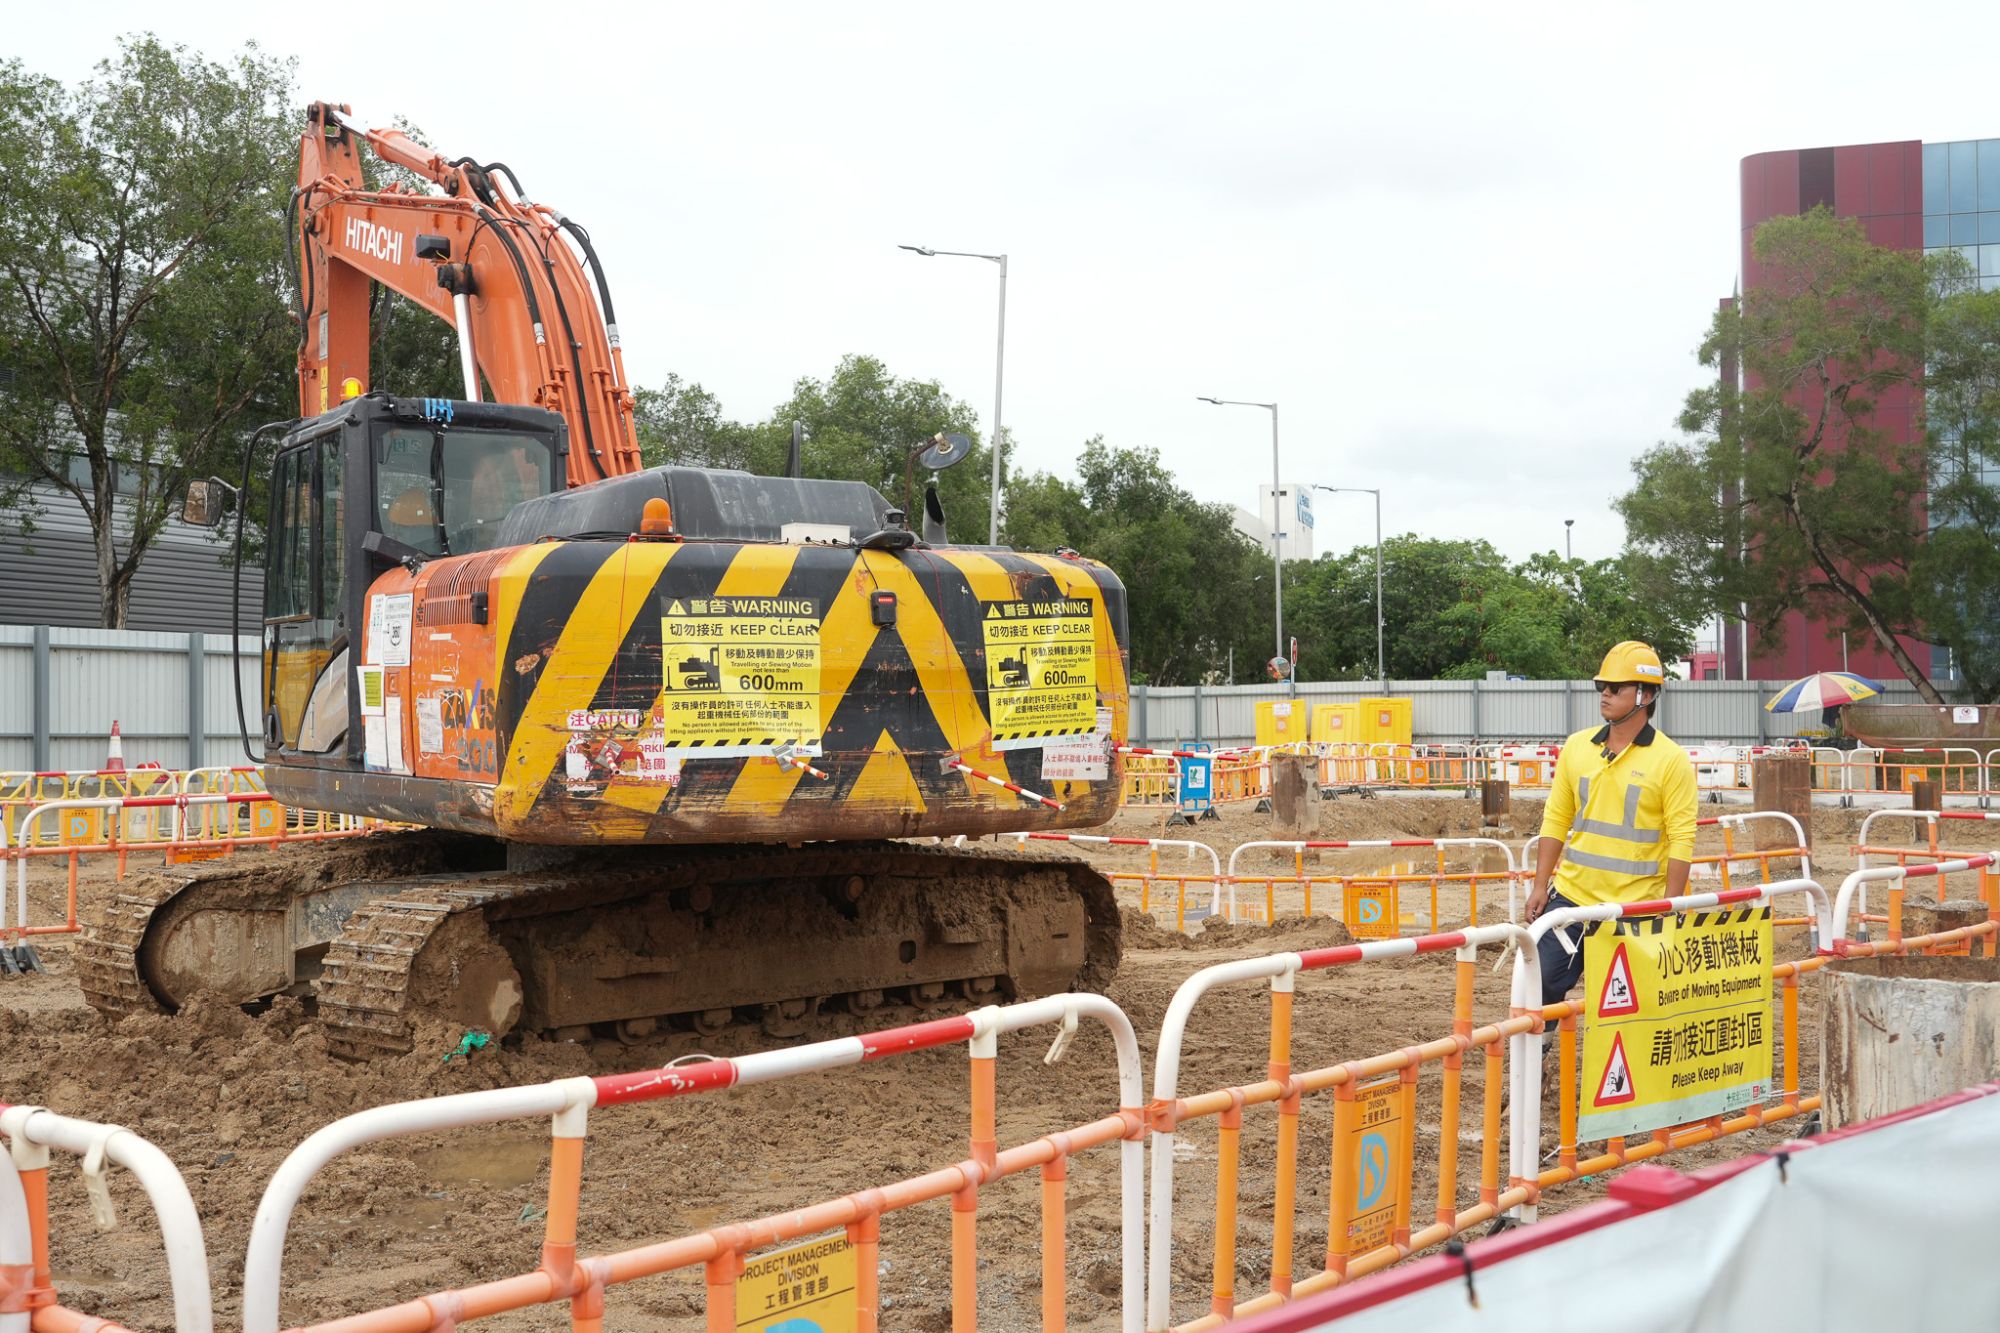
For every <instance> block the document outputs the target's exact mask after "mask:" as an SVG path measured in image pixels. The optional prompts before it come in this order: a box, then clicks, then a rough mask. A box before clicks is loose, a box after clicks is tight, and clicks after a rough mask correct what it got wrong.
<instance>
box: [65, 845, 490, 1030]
mask: <svg viewBox="0 0 2000 1333" xmlns="http://www.w3.org/2000/svg"><path fill="white" fill-rule="evenodd" d="M479 842H480V840H477V839H471V838H465V837H461V836H458V835H455V834H441V833H437V832H418V833H398V834H385V835H378V836H375V837H370V838H365V839H356V840H354V841H351V842H324V843H312V844H301V845H299V846H296V847H287V848H284V849H283V850H281V851H277V852H272V853H267V854H262V855H261V856H259V857H257V858H255V859H251V858H245V860H243V861H239V860H237V859H235V858H232V859H230V860H228V861H220V862H212V863H208V864H204V865H199V866H193V867H188V868H185V869H168V870H160V871H154V872H151V873H148V874H143V875H140V876H138V877H136V878H135V879H134V880H133V881H132V882H131V883H130V884H129V885H123V886H120V888H119V889H118V891H117V892H116V893H114V894H112V895H111V897H110V898H109V899H108V900H105V901H103V902H101V903H100V904H99V905H98V906H97V907H96V908H95V909H93V910H92V911H90V912H88V913H87V914H86V916H85V919H84V922H83V932H82V937H81V939H80V941H79V946H78V949H77V954H76V971H77V980H78V983H79V985H80V987H81V989H82V991H83V997H84V1000H85V1001H86V1002H87V1003H88V1004H89V1005H90V1006H91V1007H92V1008H93V1009H96V1010H97V1011H98V1012H100V1013H102V1014H105V1015H108V1016H109V1017H112V1018H124V1017H126V1016H127V1015H130V1014H157V1013H161V1012H169V1013H171V1012H173V1011H174V1010H176V1009H178V1008H179V1007H180V1004H181V1002H182V1000H184V999H185V998H186V997H187V995H188V994H190V993H191V992H192V991H193V990H194V989H198V988H202V987H203V986H206V985H209V984H210V983H212V988H213V989H216V990H218V991H220V992H221V993H222V994H224V995H225V996H226V997H227V998H230V999H233V1000H237V1001H239V1002H244V1003H247V1002H251V1001H255V1000H260V999H263V998H265V997H267V996H269V995H273V994H276V993H278V992H279V991H283V990H288V989H293V988H294V987H295V986H296V985H297V978H296V977H295V976H290V975H288V976H285V977H283V978H279V977H278V976H276V975H275V967H276V964H275V961H274V959H273V956H272V955H273V950H272V949H270V948H268V947H267V948H265V949H263V950H261V951H260V950H255V949H251V950H246V951H244V952H248V953H251V954H253V955H255V954H261V958H260V959H259V962H260V963H261V966H248V967H246V966H245V965H244V959H243V958H241V957H232V958H209V959H196V960H190V959H189V957H188V956H187V955H188V954H189V953H190V950H189V948H188V947H187V946H186V945H184V944H182V943H181V942H180V941H179V940H178V939H176V938H175V937H176V935H177V933H179V932H180V930H181V929H184V928H185V927H187V926H188V925H190V924H196V925H197V929H196V930H195V931H194V932H193V933H195V934H196V935H207V936H208V937H207V938H203V939H201V940H200V941H199V942H200V943H201V944H204V945H207V946H209V949H210V951H211V952H214V951H215V949H216V946H217V945H225V946H226V945H240V944H242V943H243V942H244V941H243V940H242V939H241V938H240V937H236V938H232V937H231V936H230V934H229V933H228V932H227V931H226V930H225V931H224V932H223V933H222V937H221V938H220V939H218V938H215V937H214V936H213V935H212V934H209V932H206V931H203V930H202V929H201V928H200V927H201V926H207V925H210V924H212V922H213V921H216V920H227V919H228V918H231V917H232V916H241V915H242V914H246V913H247V914H251V915H254V916H256V917H258V918H262V919H267V920H280V921H287V922H289V919H290V918H291V916H292V911H291V909H292V905H293V903H294V902H295V901H297V900H299V899H302V898H309V897H310V896H311V895H312V893H313V891H314V889H315V888H316V887H318V886H324V885H339V884H341V883H343V882H346V881H348V880H351V879H355V878H366V877H369V876H372V875H377V874H380V873H381V872H382V871H383V870H385V869H387V868H389V867H392V866H394V867H406V868H409V869H411V870H415V871H425V870H437V869H442V868H443V867H444V866H445V865H447V864H449V863H451V862H453V861H463V860H467V859H479V858H480V857H481V855H482V854H483V857H484V859H486V860H488V861H490V862H493V863H495V864H497V861H498V855H499V854H498V853H497V851H490V850H486V849H484V848H481V847H480V846H479V845H478V844H479ZM246 862H248V863H247V864H246ZM267 933H268V932H267ZM285 961H286V963H287V964H291V963H292V961H293V960H291V959H290V958H289V957H288V958H287V959H286V960H285ZM203 964H213V967H212V969H211V968H210V967H209V966H204V965H203ZM211 971H212V975H211ZM266 982H269V983H273V984H263V983H266Z"/></svg>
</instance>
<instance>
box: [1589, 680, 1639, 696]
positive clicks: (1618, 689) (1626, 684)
mask: <svg viewBox="0 0 2000 1333" xmlns="http://www.w3.org/2000/svg"><path fill="white" fill-rule="evenodd" d="M1591 684H1593V685H1595V686H1596V687H1597V692H1598V693H1599V694H1622V693H1624V692H1625V691H1626V690H1628V689H1631V688H1633V686H1632V682H1631V681H1629V680H1594V681H1592V682H1591Z"/></svg>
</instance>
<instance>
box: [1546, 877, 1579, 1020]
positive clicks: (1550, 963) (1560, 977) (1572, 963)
mask: <svg viewBox="0 0 2000 1333" xmlns="http://www.w3.org/2000/svg"><path fill="white" fill-rule="evenodd" d="M1574 906H1576V904H1575V903H1573V902H1571V901H1570V900H1569V899H1567V898H1565V897H1563V896H1562V895H1561V894H1560V893H1555V892H1553V891H1552V892H1551V893H1550V894H1549V901H1548V906H1546V907H1544V908H1543V909H1542V911H1543V912H1544V913H1545V914H1546V913H1548V912H1553V911H1555V910H1556V909H1557V908H1558V907H1574ZM1584 925H1585V923H1584V922H1581V921H1579V922H1576V923H1575V924H1574V925H1569V926H1562V927H1559V928H1558V929H1555V930H1552V931H1550V932H1549V933H1548V934H1546V935H1544V936H1542V940H1541V944H1540V946H1539V947H1540V950H1541V959H1542V1003H1543V1004H1544V1005H1551V1004H1561V1003H1562V1001H1563V997H1565V996H1567V995H1568V994H1569V993H1570V990H1571V988H1572V987H1574V986H1575V985H1576V983H1577V982H1579V981H1581V980H1582V979H1583V931H1584ZM1559 936H1567V937H1568V938H1569V942H1570V943H1571V944H1572V945H1574V946H1576V952H1575V953H1571V952H1570V951H1569V950H1568V949H1565V948H1563V946H1562V942H1561V940H1560V939H1559V938H1558V937H1559Z"/></svg>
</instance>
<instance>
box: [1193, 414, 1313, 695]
mask: <svg viewBox="0 0 2000 1333" xmlns="http://www.w3.org/2000/svg"><path fill="white" fill-rule="evenodd" d="M1195 398H1196V400H1197V401H1199V402H1204V403H1214V404H1215V405H1216V406H1217V407H1261V408H1263V409H1264V410H1265V411H1267V412H1269V413H1270V414H1271V585H1272V595H1273V598H1274V606H1275V608H1276V619H1277V625H1278V649H1277V655H1278V656H1279V657H1281V658H1282V657H1284V656H1285V554H1284V542H1283V541H1282V540H1281V539H1280V529H1281V528H1282V527H1283V526H1284V525H1283V513H1282V510H1281V509H1280V505H1281V501H1280V500H1279V499H1278V492H1279V491H1281V490H1282V489H1284V487H1283V484H1282V483H1280V482H1279V480H1278V405H1277V404H1276V403H1258V402H1251V401H1249V400H1247V399H1242V398H1210V397H1209V396H1207V395H1206V394H1196V395H1195ZM1287 679H1290V677H1289V676H1288V677H1287Z"/></svg>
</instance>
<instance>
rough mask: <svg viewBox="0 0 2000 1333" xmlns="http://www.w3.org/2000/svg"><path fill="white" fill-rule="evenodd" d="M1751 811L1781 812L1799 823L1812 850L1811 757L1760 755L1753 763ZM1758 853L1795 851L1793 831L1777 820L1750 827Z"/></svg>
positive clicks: (1784, 753)
mask: <svg viewBox="0 0 2000 1333" xmlns="http://www.w3.org/2000/svg"><path fill="white" fill-rule="evenodd" d="M1750 808H1751V809H1752V810H1782V811H1784V812H1785V813H1786V814H1788V815H1790V816H1791V817H1792V818H1794V819H1796V820H1798V821H1799V829H1800V830H1801V831H1802V832H1803V833H1804V834H1805V840H1806V846H1807V847H1811V846H1812V825H1813V821H1812V755H1811V754H1809V753H1807V752H1806V751H1804V750H1785V751H1782V752H1780V753H1777V754H1760V755H1758V756H1757V757H1756V758H1755V759H1753V760H1751V761H1750ZM1750 828H1751V830H1752V831H1753V833H1754V835H1755V838H1756V845H1757V847H1758V849H1759V850H1762V849H1764V848H1767V847H1793V846H1796V845H1797V844H1796V843H1795V842H1793V840H1792V831H1791V830H1790V829H1788V828H1786V827H1785V826H1784V824H1782V823H1781V822H1780V821H1778V820H1775V819H1759V820H1754V821H1752V823H1751V824H1750Z"/></svg>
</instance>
